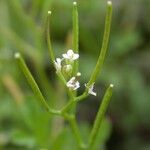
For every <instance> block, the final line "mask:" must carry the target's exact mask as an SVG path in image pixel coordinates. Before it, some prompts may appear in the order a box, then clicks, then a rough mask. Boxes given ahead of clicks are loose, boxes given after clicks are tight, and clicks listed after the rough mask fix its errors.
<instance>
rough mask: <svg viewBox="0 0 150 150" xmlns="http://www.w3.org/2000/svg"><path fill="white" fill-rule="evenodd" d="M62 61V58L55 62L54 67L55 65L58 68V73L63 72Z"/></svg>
mask: <svg viewBox="0 0 150 150" xmlns="http://www.w3.org/2000/svg"><path fill="white" fill-rule="evenodd" d="M61 61H62V59H60V58H56V61H54V65H55V68H56V71H57V72H58V71H61V67H62V66H61Z"/></svg>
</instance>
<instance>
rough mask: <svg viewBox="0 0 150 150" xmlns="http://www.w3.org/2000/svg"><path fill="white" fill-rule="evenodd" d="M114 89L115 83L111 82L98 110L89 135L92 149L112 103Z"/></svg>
mask: <svg viewBox="0 0 150 150" xmlns="http://www.w3.org/2000/svg"><path fill="white" fill-rule="evenodd" d="M112 89H113V84H110V86H109V87H108V89H107V90H106V93H105V95H104V97H103V100H102V104H101V105H100V108H99V110H98V113H97V116H96V119H95V121H94V125H93V128H92V131H91V134H90V136H89V148H90V149H92V147H93V146H94V144H95V143H94V142H95V141H96V138H97V136H98V131H99V128H100V126H101V123H102V120H103V118H104V114H105V112H106V110H107V107H108V105H109V103H110V98H111V96H112Z"/></svg>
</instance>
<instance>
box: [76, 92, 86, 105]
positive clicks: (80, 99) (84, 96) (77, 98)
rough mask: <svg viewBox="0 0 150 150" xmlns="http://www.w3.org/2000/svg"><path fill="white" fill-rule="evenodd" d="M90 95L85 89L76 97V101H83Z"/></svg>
mask: <svg viewBox="0 0 150 150" xmlns="http://www.w3.org/2000/svg"><path fill="white" fill-rule="evenodd" d="M88 95H89V94H88V92H87V91H85V92H84V93H83V94H82V95H80V96H78V97H76V98H75V101H76V102H78V101H82V100H83V99H85V98H86V97H87V96H88Z"/></svg>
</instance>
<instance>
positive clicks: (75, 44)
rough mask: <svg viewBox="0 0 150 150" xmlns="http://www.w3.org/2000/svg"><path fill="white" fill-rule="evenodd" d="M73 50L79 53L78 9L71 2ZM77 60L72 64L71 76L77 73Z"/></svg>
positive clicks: (75, 3)
mask: <svg viewBox="0 0 150 150" xmlns="http://www.w3.org/2000/svg"><path fill="white" fill-rule="evenodd" d="M73 50H74V51H75V52H76V53H79V25H78V9H77V2H73ZM78 65H79V62H78V60H77V61H76V62H75V63H74V70H73V74H76V73H77V72H78Z"/></svg>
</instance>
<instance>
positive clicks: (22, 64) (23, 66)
mask: <svg viewBox="0 0 150 150" xmlns="http://www.w3.org/2000/svg"><path fill="white" fill-rule="evenodd" d="M15 59H16V60H17V63H18V65H19V67H20V69H21V70H22V72H23V73H24V75H25V77H26V79H27V80H28V83H29V85H30V86H31V88H32V90H33V92H34V94H35V96H36V97H37V99H38V100H39V101H40V102H41V103H42V104H43V106H44V107H45V109H46V110H47V111H48V112H49V113H52V114H57V115H60V111H57V110H53V109H51V108H50V107H49V106H48V104H47V102H46V100H45V98H44V97H43V95H42V93H41V91H40V89H39V87H38V85H37V83H36V82H35V80H34V78H33V76H32V75H31V73H30V71H29V69H28V67H27V65H26V64H25V61H24V60H23V58H22V56H21V55H20V53H16V54H15Z"/></svg>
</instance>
